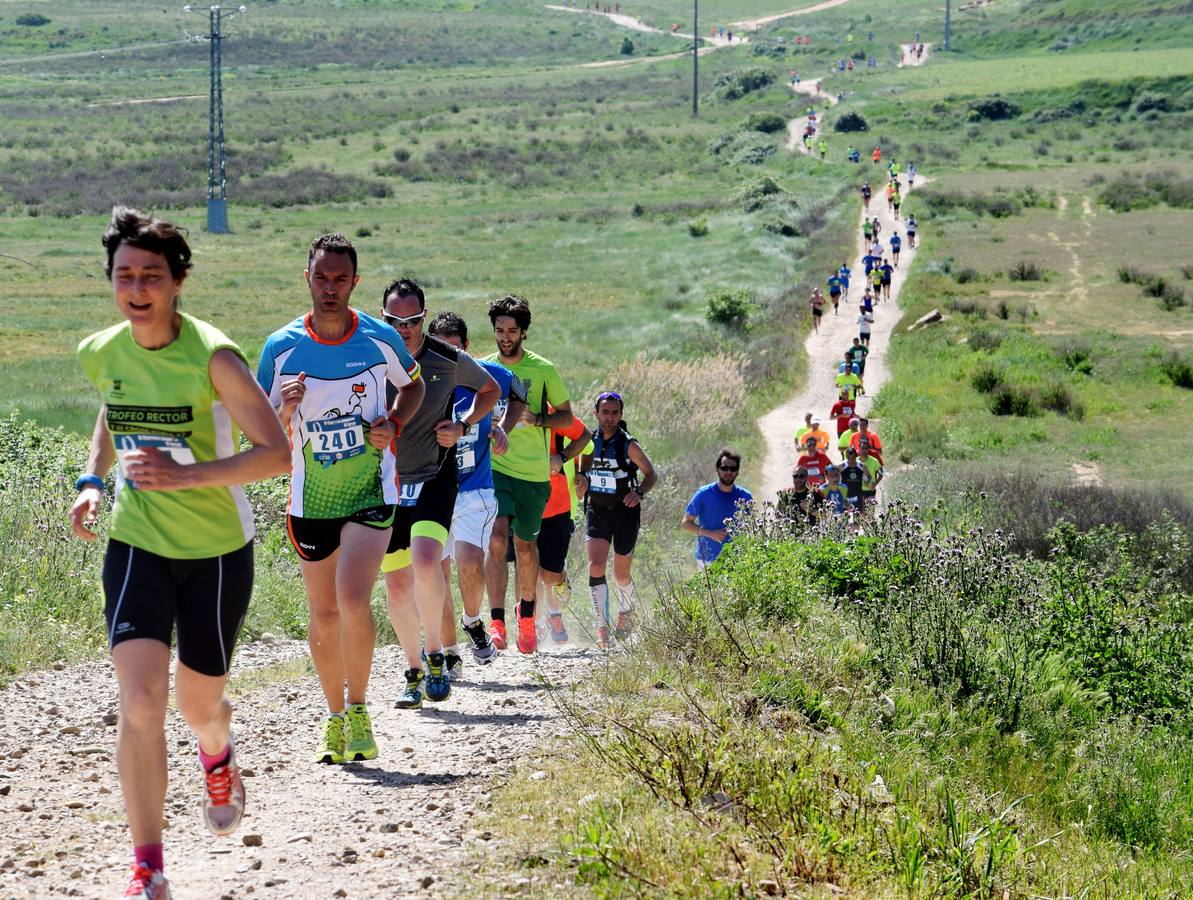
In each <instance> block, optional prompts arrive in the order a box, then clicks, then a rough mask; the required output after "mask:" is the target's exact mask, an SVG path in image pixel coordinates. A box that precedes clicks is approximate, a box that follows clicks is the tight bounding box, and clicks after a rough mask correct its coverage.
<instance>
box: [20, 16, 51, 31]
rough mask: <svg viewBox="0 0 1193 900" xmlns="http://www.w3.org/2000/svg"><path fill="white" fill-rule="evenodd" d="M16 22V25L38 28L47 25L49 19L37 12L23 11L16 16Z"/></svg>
mask: <svg viewBox="0 0 1193 900" xmlns="http://www.w3.org/2000/svg"><path fill="white" fill-rule="evenodd" d="M16 22H17V24H18V25H24V26H26V27H28V28H38V27H40V26H42V25H49V24H50V20H49V19H48V18H46V17H45V16H43V15H39V14H38V13H25V14H24V15H20V16H17V19H16Z"/></svg>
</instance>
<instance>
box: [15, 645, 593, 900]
mask: <svg viewBox="0 0 1193 900" xmlns="http://www.w3.org/2000/svg"><path fill="white" fill-rule="evenodd" d="M306 659H307V649H306V644H305V643H303V642H298V641H278V642H273V643H255V644H250V645H246V646H245V647H244V648H243V649H242V650H241V651H240V652H239V653H238V654H237V658H236V661H235V663H234V667H233V685H234V686H235V687H236V689H237V695H236V697H235V701H234V702H235V704H236V719H235V726H234V727H235V732H234V733H235V736H236V746H237V756H238V757H239V762H240V765H241V768H242V773H243V775H244V776H245V777H244V783H245V788H246V791H247V795H248V809H247V813H246V815H245V819H244V822H243V823H242V825H241V827H240V830H239V831H237V832H236V833H235V834H234V835H232V836H231V837H230V838H215V837H213V836H212V835H210V834H208V833H207V832H206V831H205V830H204V829H203V827H202V825H201V823H200V821H199V816H198V805H197V804H198V802H199V797H200V791H201V782H200V777H199V768H198V761H197V758H196V756H195V746H194V743H193V741H192V739H191V737H190V733H189V731H188V730H187V728H186V726H185V724H184V723H183V722H182V720H181V718H180V717H179V716H178V715H177V713H176V712H175V711H173V710H171V711H170V713H169V716H168V718H167V723H166V735H167V746H168V748H169V754H170V789H169V793H168V795H167V799H166V824H167V830H166V833H165V840H164V843H165V854H166V875H167V877H168V878H169V879H170V886H171V889H172V891H173V893H174V897H175V898H177V900H190V898H195V900H197V898H204V900H211V898H221V897H247V896H262V897H270V898H274V897H279V898H280V897H304V898H306V897H400V896H406V895H412V894H421V895H437V894H455V893H458V892H459V891H462V890H465V889H466V888H465V880H466V879H467V877H468V875H469V873H468V871H467V868H466V864H467V863H468V861H469V860H470V859H475V858H476V856H477V854H475V853H472V852H471V851H472V850H473V849H475V848H478V847H483V846H485V845H487V844H488V843H489V842H492V841H500V839H501V835H500V834H492V833H490V831H489V830H487V829H490V828H491V827H492V826H486V825H482V824H478V823H477V817H478V814H480V813H481V811H483V808H484V807H485V806H486V804H487V802H488V799H489V795H490V791H491V790H492V788H493V787H494V786H495V785H497V784H499V783H500V781H501V780H502V779H503V778H504V777H505V776H507V775H508V774H510V773H511V772H513V771H514V770H515V768H516V767H518V766H523V765H526V764H527V761H526V757H527V754H528V753H529V752H530V751H531V750H533V749H535V748H539V747H542V746H543V744H544V742H546V741H549V739H550V738H551V737H553V736H556V735H560V734H563V733H564V732H565V730H566V728H565V726H564V724H563V722H562V721H561V720H560V718H559V716H558V713H557V711H556V709H555V707H554V705H553V703H552V700H551V697H550V696H549V693H548V691H547V690H546V687H545V683H546V682H550V683H554V684H561V685H563V684H567V683H570V682H574V681H575V680H577V679H578V678H580V677H582V676H583V674H584V673H585V672H586V671H588V668H589V667H590V666H591V665H593V664H594V663H595V662H596V661H597V659H598V657H597V655H596V651H594V650H590V649H587V648H579V647H575V646H572V645H565V646H564V647H562V648H555V647H547V648H545V649H544V651H543V652H540V653H539V654H537V655H535V656H534V657H525V656H522V655H521V654H520V653H518V652H517V651H513V652H510V651H507V652H505V653H503V654H502V655H501V656H500V657H499V658H498V660H497V661H496V662H495V663H493V664H492V665H490V666H487V667H479V666H476V665H472V664H471V663H469V665H468V668H467V672H466V679H465V681H463V682H462V683H460V684H458V685H456V686H454V689H453V692H452V696H451V698H450V699H449V700H448V701H447V702H445V703H442V704H438V705H433V704H425V705H424V708H423V709H422V710H421V711H406V710H398V709H395V708H394V707H393V704H392V698H393V697H395V696H396V695H397V692H398V691H399V690H400V686H401V684H402V669H403V663H402V661H401V658H400V653H398V652H397V649H396V648H395V647H385V648H382V649H381V650H380V651H379V652H378V654H377V658H376V661H375V664H374V669H373V683H372V686H371V688H370V711H371V712H372V715H373V723H374V730H375V732H376V735H377V743H378V745H379V746H380V749H381V753H380V755H379V756H378V758H377V759H376V760H373V761H371V762H368V763H356V764H351V765H345V766H323V765H318V764H316V763H314V762H312V761H311V754H312V752H313V748H314V745H315V741H316V738H317V737H318V734H319V729H320V727H321V724H322V716H323V714H324V707H323V700H322V695H321V693H320V691H319V687H318V683H317V682H316V680H315V678H314V677H313V675H310V674H308V673H307V670H306V664H305V660H306ZM0 708H3V710H4V715H3V720H2V722H0V897H5V898H9V897H11V898H22V900H23V898H32V897H60V896H72V897H105V898H107V897H119V896H120V893H121V891H123V889H124V885H125V878H126V874H127V866H128V863H129V861H130V858H131V849H130V847H129V839H128V832H127V829H126V827H125V824H124V816H123V807H122V804H121V800H120V791H119V785H118V782H117V778H116V762H115V753H114V751H115V739H116V727H115V724H116V679H115V673H114V671H113V669H112V667H111V665H110V664H109V663H108V662H107V661H103V662H95V663H88V664H85V665H80V666H72V667H69V668H63V669H62V670H60V671H47V672H37V673H31V674H28V675H24V676H21V677H20V678H19V679H18V680H17V681H16V682H14V683H13V684H11V685H9V686H8V688H6V689H5V690H4V691H0ZM532 777H533V775H532ZM528 812H529V811H528ZM511 876H512V877H511V881H512V882H513V883H515V884H516V883H517V877H516V876H514V873H511Z"/></svg>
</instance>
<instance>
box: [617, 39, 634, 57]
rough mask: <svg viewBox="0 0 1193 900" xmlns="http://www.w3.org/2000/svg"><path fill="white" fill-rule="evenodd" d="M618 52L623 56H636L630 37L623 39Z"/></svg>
mask: <svg viewBox="0 0 1193 900" xmlns="http://www.w3.org/2000/svg"><path fill="white" fill-rule="evenodd" d="M617 52H618V53H620V54H621V55H622V56H633V55H634V42H633V41H631V40H630V39H629V38H628V37H623V38H622V39H621V49H620V50H618V51H617Z"/></svg>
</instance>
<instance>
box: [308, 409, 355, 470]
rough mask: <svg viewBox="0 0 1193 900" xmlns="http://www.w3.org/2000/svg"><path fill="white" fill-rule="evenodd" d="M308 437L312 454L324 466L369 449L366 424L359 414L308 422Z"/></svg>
mask: <svg viewBox="0 0 1193 900" xmlns="http://www.w3.org/2000/svg"><path fill="white" fill-rule="evenodd" d="M306 428H307V438H308V439H309V440H310V443H311V456H313V457H314V458H315V462H317V463H321V464H322V465H323V467H324V468H327V467H328V466H331V465H334V464H335V463H337V462H339V461H340V460H341V459H351V458H352V457H354V456H360V454H362V453H364V452H365V450H366V449H367V445H366V444H365V432H364V426H363V425H362V424H361V421H360V417H359V416H340V417H339V418H337V419H316V420H314V421H312V422H307V424H306Z"/></svg>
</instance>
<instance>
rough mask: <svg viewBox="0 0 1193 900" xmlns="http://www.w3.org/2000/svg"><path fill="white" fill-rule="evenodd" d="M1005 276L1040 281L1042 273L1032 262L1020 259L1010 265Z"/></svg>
mask: <svg viewBox="0 0 1193 900" xmlns="http://www.w3.org/2000/svg"><path fill="white" fill-rule="evenodd" d="M1007 276H1008V277H1009V278H1010V279H1011V281H1041V280H1042V279H1043V278H1044V273H1043V271H1042V270H1041V269H1040V267H1039V266H1038V265H1036V264H1035V263H1034V262H1031V261H1029V260H1024V259H1021V260H1019V262H1017V263H1015V265H1013V266H1011V268H1010V270H1009V271H1008V272H1007ZM1004 318H1005V317H1004Z"/></svg>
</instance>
